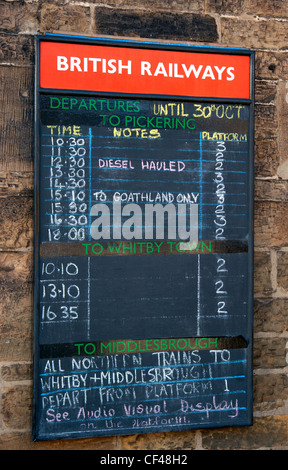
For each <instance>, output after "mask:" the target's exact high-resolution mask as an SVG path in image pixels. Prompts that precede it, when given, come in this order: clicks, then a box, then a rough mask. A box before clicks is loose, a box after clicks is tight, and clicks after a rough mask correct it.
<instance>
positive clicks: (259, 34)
mask: <svg viewBox="0 0 288 470" xmlns="http://www.w3.org/2000/svg"><path fill="white" fill-rule="evenodd" d="M287 25H288V24H287V22H286V21H276V20H270V21H266V20H258V19H257V20H255V19H249V20H248V19H245V20H244V19H241V18H240V19H238V18H231V17H222V18H221V32H222V42H223V43H225V44H229V45H231V46H232V45H237V46H238V47H239V45H241V46H242V47H249V48H252V49H267V48H275V49H281V48H286V47H287V39H288V32H287Z"/></svg>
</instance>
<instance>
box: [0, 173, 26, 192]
mask: <svg viewBox="0 0 288 470" xmlns="http://www.w3.org/2000/svg"><path fill="white" fill-rule="evenodd" d="M33 190H34V174H33V173H32V172H28V171H27V172H24V171H21V172H20V171H10V172H7V171H0V197H3V196H9V197H15V196H20V197H26V198H29V197H33Z"/></svg>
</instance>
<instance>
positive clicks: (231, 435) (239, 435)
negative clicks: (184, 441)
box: [201, 415, 288, 450]
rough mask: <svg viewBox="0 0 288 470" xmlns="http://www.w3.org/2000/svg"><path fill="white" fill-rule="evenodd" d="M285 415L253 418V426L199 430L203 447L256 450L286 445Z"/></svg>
mask: <svg viewBox="0 0 288 470" xmlns="http://www.w3.org/2000/svg"><path fill="white" fill-rule="evenodd" d="M287 426H288V417H287V416H278V415H276V416H268V417H266V418H255V419H254V422H253V426H244V427H237V428H224V429H219V430H207V431H201V434H202V445H203V449H204V450H205V449H206V450H207V449H209V450H257V449H259V450H260V449H263V448H264V449H265V448H267V449H271V448H274V447H277V448H279V447H282V448H284V449H285V448H286V446H287Z"/></svg>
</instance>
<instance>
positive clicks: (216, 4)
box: [206, 0, 245, 16]
mask: <svg viewBox="0 0 288 470" xmlns="http://www.w3.org/2000/svg"><path fill="white" fill-rule="evenodd" d="M244 7H245V0H206V11H207V12H210V13H219V14H222V15H225V14H226V15H227V14H233V15H234V16H236V15H241V13H242V12H243V10H244Z"/></svg>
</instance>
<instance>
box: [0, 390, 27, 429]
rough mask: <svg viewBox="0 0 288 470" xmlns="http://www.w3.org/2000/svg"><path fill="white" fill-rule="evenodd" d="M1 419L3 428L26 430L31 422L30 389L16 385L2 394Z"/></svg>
mask: <svg viewBox="0 0 288 470" xmlns="http://www.w3.org/2000/svg"><path fill="white" fill-rule="evenodd" d="M1 411H2V413H1V414H2V419H3V423H4V425H5V426H7V427H8V428H12V429H13V428H14V429H27V428H28V423H30V422H31V420H32V389H31V387H30V386H28V385H17V386H15V387H14V388H10V389H6V390H4V392H3V393H2V403H1Z"/></svg>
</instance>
